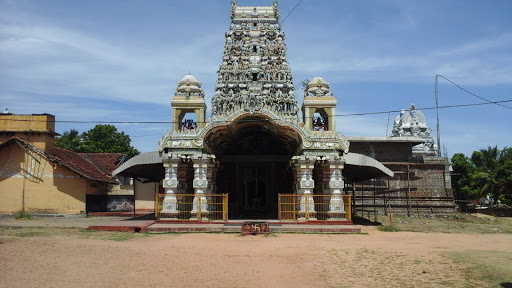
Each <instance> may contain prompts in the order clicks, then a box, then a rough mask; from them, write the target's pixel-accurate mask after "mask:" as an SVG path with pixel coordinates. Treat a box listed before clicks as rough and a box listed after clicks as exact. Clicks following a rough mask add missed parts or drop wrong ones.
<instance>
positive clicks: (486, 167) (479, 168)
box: [471, 146, 511, 203]
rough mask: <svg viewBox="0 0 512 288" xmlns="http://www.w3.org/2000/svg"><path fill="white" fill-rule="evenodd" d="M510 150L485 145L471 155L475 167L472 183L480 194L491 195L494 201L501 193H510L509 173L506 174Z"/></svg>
mask: <svg viewBox="0 0 512 288" xmlns="http://www.w3.org/2000/svg"><path fill="white" fill-rule="evenodd" d="M510 150H511V149H508V148H505V149H503V150H500V149H498V147H497V146H495V147H487V149H480V150H479V151H475V152H473V154H472V155H471V162H473V164H474V165H475V167H476V169H475V172H474V174H473V177H472V178H473V180H474V184H476V186H477V187H478V191H479V194H480V196H486V195H491V196H492V198H493V201H494V203H496V201H497V200H498V199H499V198H500V196H501V195H506V194H509V193H510V175H506V173H507V171H508V168H507V167H508V166H510V161H509V160H510V158H511V156H510V155H509V154H510ZM504 173H505V175H504ZM507 176H508V177H507Z"/></svg>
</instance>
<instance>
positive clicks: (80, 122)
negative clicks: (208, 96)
mask: <svg viewBox="0 0 512 288" xmlns="http://www.w3.org/2000/svg"><path fill="white" fill-rule="evenodd" d="M486 101H487V100H486ZM508 102H512V100H501V101H488V102H481V103H472V104H457V105H445V106H439V107H423V108H416V110H434V109H437V108H439V109H448V108H461V107H471V106H482V105H490V104H499V103H508ZM402 110H406V111H407V110H408V109H400V110H388V111H378V112H363V113H350V114H338V115H332V116H331V117H349V116H365V115H378V114H388V113H400V112H402ZM4 119H5V120H9V121H19V122H47V121H45V120H27V119H8V118H4ZM275 120H280V119H279V118H276V119H256V120H254V119H240V120H236V121H228V120H218V121H208V122H213V123H228V122H263V121H275ZM52 122H55V123H79V124H91V123H92V124H172V123H181V122H175V121H77V120H55V121H52ZM196 123H205V122H197V121H196Z"/></svg>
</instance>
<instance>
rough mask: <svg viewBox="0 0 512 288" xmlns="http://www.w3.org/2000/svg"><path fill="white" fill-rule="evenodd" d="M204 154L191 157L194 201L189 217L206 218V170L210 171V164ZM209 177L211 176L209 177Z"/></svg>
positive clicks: (194, 218) (195, 218)
mask: <svg viewBox="0 0 512 288" xmlns="http://www.w3.org/2000/svg"><path fill="white" fill-rule="evenodd" d="M209 162H210V159H208V158H207V157H206V155H205V154H201V155H198V156H196V157H194V159H193V163H194V164H193V166H194V182H193V187H194V194H195V195H194V201H193V203H192V211H190V215H191V217H190V219H193V220H208V199H207V198H206V196H205V194H206V193H207V192H208V191H207V190H208V184H209V183H208V176H207V173H208V171H210V173H211V171H212V170H213V169H211V168H212V167H210V169H208V168H209V166H212V164H209ZM210 178H211V177H210Z"/></svg>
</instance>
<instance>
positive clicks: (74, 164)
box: [50, 147, 116, 182]
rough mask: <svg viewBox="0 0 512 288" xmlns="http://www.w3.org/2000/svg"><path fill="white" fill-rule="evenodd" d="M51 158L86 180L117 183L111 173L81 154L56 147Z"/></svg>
mask: <svg viewBox="0 0 512 288" xmlns="http://www.w3.org/2000/svg"><path fill="white" fill-rule="evenodd" d="M50 156H51V157H52V158H53V161H54V162H57V163H59V164H61V165H63V166H65V167H67V168H69V169H70V170H72V171H75V172H76V173H78V174H80V175H82V176H83V177H85V178H88V179H91V180H97V181H104V182H116V180H115V179H114V178H112V176H110V173H107V172H106V171H105V170H104V169H102V167H100V166H99V165H96V164H95V163H94V162H93V161H92V160H90V159H88V158H87V157H84V156H83V155H81V154H80V153H76V152H73V151H70V150H65V149H61V148H57V147H55V148H53V151H52V153H51V154H50Z"/></svg>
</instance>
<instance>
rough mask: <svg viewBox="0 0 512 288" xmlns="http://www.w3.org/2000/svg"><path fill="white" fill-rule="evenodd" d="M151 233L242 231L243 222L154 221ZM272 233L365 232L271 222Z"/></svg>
mask: <svg viewBox="0 0 512 288" xmlns="http://www.w3.org/2000/svg"><path fill="white" fill-rule="evenodd" d="M144 231H146V232H149V233H170V232H171V233H180V232H205V233H241V231H242V224H238V223H235V224H231V223H226V224H206V223H204V224H203V223H188V224H183V223H176V224H171V223H154V224H153V225H150V226H148V227H146V228H145V230H144ZM269 231H270V232H271V233H274V232H275V233H331V234H333V233H334V234H341V233H363V232H362V231H361V228H359V227H357V226H355V225H318V224H301V225H297V224H273V223H269Z"/></svg>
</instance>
